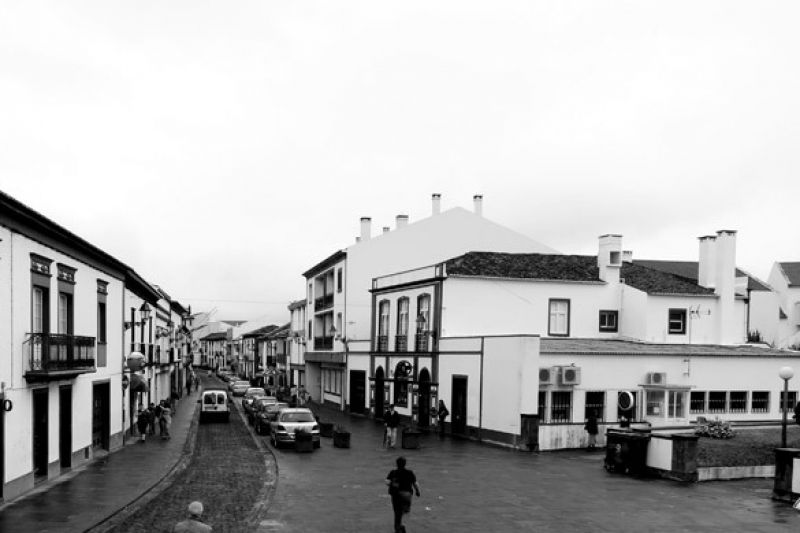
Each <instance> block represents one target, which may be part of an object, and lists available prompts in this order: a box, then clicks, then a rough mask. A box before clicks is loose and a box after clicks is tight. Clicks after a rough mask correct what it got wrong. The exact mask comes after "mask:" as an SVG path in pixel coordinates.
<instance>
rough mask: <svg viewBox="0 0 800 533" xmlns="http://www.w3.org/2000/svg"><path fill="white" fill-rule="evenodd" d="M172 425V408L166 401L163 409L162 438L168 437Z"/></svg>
mask: <svg viewBox="0 0 800 533" xmlns="http://www.w3.org/2000/svg"><path fill="white" fill-rule="evenodd" d="M171 425H172V409H170V407H169V405H168V404H167V403H166V402H164V406H163V407H162V409H161V422H160V426H161V438H162V439H168V438H169V437H170V435H169V427H170V426H171Z"/></svg>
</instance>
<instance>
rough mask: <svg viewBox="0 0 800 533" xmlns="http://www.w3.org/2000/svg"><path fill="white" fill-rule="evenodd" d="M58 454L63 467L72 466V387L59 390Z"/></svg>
mask: <svg viewBox="0 0 800 533" xmlns="http://www.w3.org/2000/svg"><path fill="white" fill-rule="evenodd" d="M58 455H59V457H60V460H61V468H62V469H66V468H71V467H72V387H69V386H67V387H61V388H60V389H59V390H58Z"/></svg>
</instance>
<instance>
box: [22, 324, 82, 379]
mask: <svg viewBox="0 0 800 533" xmlns="http://www.w3.org/2000/svg"><path fill="white" fill-rule="evenodd" d="M25 344H26V345H27V350H28V361H29V363H30V371H31V372H55V371H59V370H79V369H88V370H93V369H94V365H95V359H94V350H95V338H94V337H82V336H78V335H68V334H64V333H28V335H27V338H26V339H25Z"/></svg>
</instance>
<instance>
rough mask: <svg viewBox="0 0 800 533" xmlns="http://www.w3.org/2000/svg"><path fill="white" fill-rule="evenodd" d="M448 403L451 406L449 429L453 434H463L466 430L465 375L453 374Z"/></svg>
mask: <svg viewBox="0 0 800 533" xmlns="http://www.w3.org/2000/svg"><path fill="white" fill-rule="evenodd" d="M450 404H451V405H452V406H453V410H452V413H451V415H452V418H451V419H450V426H451V427H450V431H451V432H452V433H453V434H454V435H464V434H466V432H467V376H453V396H452V398H451V399H450Z"/></svg>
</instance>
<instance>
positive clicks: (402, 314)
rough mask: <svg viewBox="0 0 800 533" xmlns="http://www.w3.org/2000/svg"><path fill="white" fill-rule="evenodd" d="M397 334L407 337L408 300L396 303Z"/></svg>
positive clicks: (400, 300)
mask: <svg viewBox="0 0 800 533" xmlns="http://www.w3.org/2000/svg"><path fill="white" fill-rule="evenodd" d="M397 334H398V335H408V298H400V299H399V300H398V301H397Z"/></svg>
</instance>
